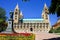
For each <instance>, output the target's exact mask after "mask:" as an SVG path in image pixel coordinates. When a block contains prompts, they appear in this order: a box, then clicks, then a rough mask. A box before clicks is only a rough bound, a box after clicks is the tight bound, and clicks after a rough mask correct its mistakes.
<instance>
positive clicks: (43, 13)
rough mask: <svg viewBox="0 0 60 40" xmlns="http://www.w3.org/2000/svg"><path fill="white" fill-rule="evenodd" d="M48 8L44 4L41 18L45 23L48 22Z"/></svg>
mask: <svg viewBox="0 0 60 40" xmlns="http://www.w3.org/2000/svg"><path fill="white" fill-rule="evenodd" d="M48 13H49V11H48V7H47V6H46V3H45V4H44V9H43V11H42V18H43V19H44V20H46V21H49V15H48Z"/></svg>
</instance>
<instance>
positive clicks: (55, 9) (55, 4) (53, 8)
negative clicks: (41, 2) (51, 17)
mask: <svg viewBox="0 0 60 40" xmlns="http://www.w3.org/2000/svg"><path fill="white" fill-rule="evenodd" d="M49 12H50V14H55V13H57V17H59V16H60V0H51V5H50V7H49Z"/></svg>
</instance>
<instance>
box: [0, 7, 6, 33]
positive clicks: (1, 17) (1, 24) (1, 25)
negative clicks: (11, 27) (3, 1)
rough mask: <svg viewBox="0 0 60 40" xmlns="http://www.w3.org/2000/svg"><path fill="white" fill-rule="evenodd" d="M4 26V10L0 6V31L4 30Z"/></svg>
mask: <svg viewBox="0 0 60 40" xmlns="http://www.w3.org/2000/svg"><path fill="white" fill-rule="evenodd" d="M6 27H7V23H6V12H5V10H4V9H3V8H1V7H0V32H2V31H4V30H5V29H6Z"/></svg>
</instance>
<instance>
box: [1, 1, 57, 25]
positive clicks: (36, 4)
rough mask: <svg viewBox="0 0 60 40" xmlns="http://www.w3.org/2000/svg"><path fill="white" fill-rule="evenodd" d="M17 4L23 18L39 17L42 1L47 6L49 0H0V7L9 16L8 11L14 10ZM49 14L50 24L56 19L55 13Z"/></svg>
mask: <svg viewBox="0 0 60 40" xmlns="http://www.w3.org/2000/svg"><path fill="white" fill-rule="evenodd" d="M17 3H18V5H19V8H20V11H22V12H23V15H24V18H41V13H42V10H43V7H44V3H46V4H47V6H48V7H49V6H50V4H51V0H30V1H29V2H22V0H0V7H2V8H4V9H5V10H6V16H7V17H8V18H9V16H10V15H9V12H10V11H11V10H12V11H14V8H15V6H16V5H17ZM49 15H50V23H51V25H53V24H55V23H56V21H57V15H56V14H55V15H52V14H49Z"/></svg>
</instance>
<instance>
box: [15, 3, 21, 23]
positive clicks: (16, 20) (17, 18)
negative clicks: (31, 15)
mask: <svg viewBox="0 0 60 40" xmlns="http://www.w3.org/2000/svg"><path fill="white" fill-rule="evenodd" d="M19 16H20V11H19V7H18V4H17V5H16V7H15V10H14V23H18V21H19Z"/></svg>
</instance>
